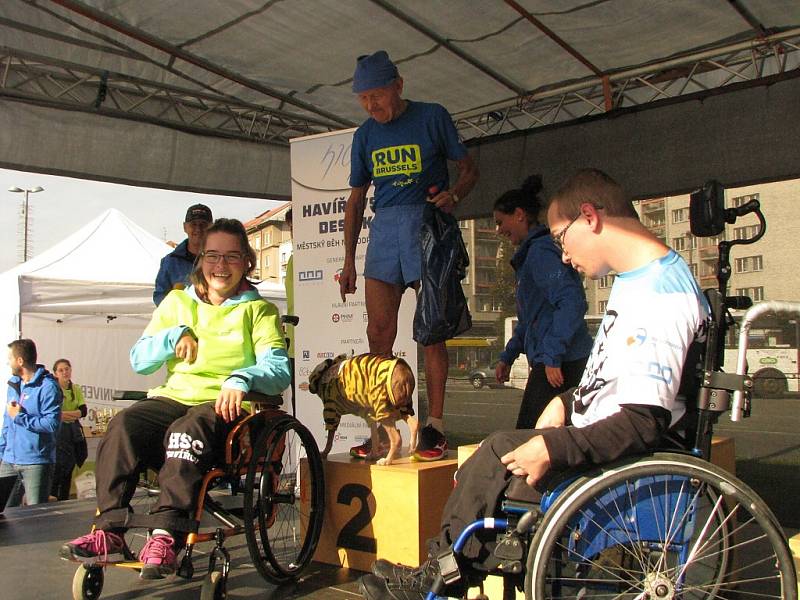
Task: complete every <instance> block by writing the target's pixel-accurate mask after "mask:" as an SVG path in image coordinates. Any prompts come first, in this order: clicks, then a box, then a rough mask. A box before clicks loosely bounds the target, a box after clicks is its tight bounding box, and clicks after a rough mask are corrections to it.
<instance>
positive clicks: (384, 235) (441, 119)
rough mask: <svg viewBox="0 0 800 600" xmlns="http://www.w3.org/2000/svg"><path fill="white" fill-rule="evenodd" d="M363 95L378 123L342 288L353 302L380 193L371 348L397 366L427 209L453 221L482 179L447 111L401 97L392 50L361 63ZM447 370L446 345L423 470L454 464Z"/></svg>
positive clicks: (433, 366)
mask: <svg viewBox="0 0 800 600" xmlns="http://www.w3.org/2000/svg"><path fill="white" fill-rule="evenodd" d="M353 92H355V93H356V94H357V95H358V101H359V103H360V104H361V106H362V107H363V108H364V110H365V111H366V112H367V114H368V115H369V118H368V119H367V120H366V121H365V122H364V123H363V124H362V125H361V126H360V127H359V128H358V130H357V131H356V132H355V135H354V136H353V147H352V153H351V167H350V186H351V192H350V197H349V198H348V200H347V207H346V210H345V219H344V222H345V226H344V240H345V260H344V267H343V269H342V274H341V277H340V279H339V286H340V291H341V295H342V301H343V302H344V301H345V297H346V295H347V294H352V293H354V292H355V291H356V267H355V255H356V245H357V242H358V237H359V233H360V231H361V227H362V221H363V215H364V209H365V207H366V201H367V190H368V189H369V186H370V183H372V184H374V186H375V198H374V200H373V204H372V208H373V210H374V212H375V217H374V219H373V220H372V223H371V225H370V241H369V245H368V247H367V256H366V263H365V266H364V282H365V283H364V285H365V290H364V293H365V298H366V308H367V316H368V320H369V324H368V325H367V339H368V341H369V350H370V352H374V353H377V354H385V355H387V356H388V355H391V354H392V350H393V345H394V341H395V338H396V337H397V316H398V312H399V309H400V301H401V299H402V297H403V292H404V291H405V289H406V288H407V287H414V289H417V290H418V289H419V281H420V277H421V275H420V272H421V264H422V253H421V248H420V243H419V232H420V227H421V224H422V213H423V209H424V208H425V205H426V202H431V203H433V204H435V205H436V206H437V207H438V208H440V209H441V210H444V211H446V212H448V213H449V212H452V211H453V209H454V208H455V206H456V204H458V202H459V201H460V200H462V199H463V198H464V197H465V196H466V195H467V194H468V193H469V192H470V190H472V188H473V187H474V185H475V183H476V182H477V180H478V169H477V167H476V165H475V164H474V163H473V161H472V159H471V158H470V156H469V155H468V154H467V149H466V148H465V147H464V145H463V144H462V143H461V142H460V141H459V139H458V134H457V133H456V129H455V126H454V125H453V121H452V118H451V117H450V114H449V113H448V112H447V110H446V109H445V108H444V107H443V106H441V105H439V104H431V103H426V102H416V101H412V100H404V99H403V98H402V97H401V96H402V93H403V78H402V77H400V75H399V73H398V71H397V67H396V66H395V65H394V63H393V62H392V61H391V60H390V59H389V55H388V54H387V53H386V52H385V51H384V50H380V51H378V52H375V53H374V54H370V55H364V56H360V57H358V60H357V63H356V70H355V74H354V76H353ZM447 161H453V162H455V163H456V168H457V170H458V178H457V180H456V182H455V184H454V185H453V186H452V187H451V186H450V185H449V178H448V171H447ZM447 368H448V358H447V349H446V348H445V345H444V342H442V343H438V344H433V345H430V346H425V376H426V383H427V394H428V420H427V424H426V426H425V427H424V428H423V429H422V431H421V433H420V441H419V445H418V447H417V450H416V452H415V454H414V458H415V459H416V460H421V461H433V460H439V459H440V458H442V457H444V456H445V455H446V452H447V439H446V438H445V436H444V425H443V422H442V417H443V414H444V393H445V385H446V381H447ZM387 449H388V446H387ZM371 450H372V449H371V445H370V442H369V441H367V442H366V443H364V444H362V445H361V446H356V447H354V448H351V450H350V454H351V455H352V456H355V457H361V458H365V457H367V456H368V455H370V454H372V455H373V456H376V455H380V454H381V453H382V452H381V451H382V450H383V449H382V448H381V449H378V450H377V451H373V452H371Z"/></svg>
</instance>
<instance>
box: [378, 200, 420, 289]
mask: <svg viewBox="0 0 800 600" xmlns="http://www.w3.org/2000/svg"><path fill="white" fill-rule="evenodd" d="M424 210H425V205H424V204H410V205H401V206H388V207H385V208H379V209H378V210H377V211H375V217H374V218H373V219H372V223H371V224H370V226H369V245H368V246H367V257H366V260H365V263H364V277H369V278H370V279H378V280H380V281H385V282H386V283H391V284H394V285H399V286H400V287H403V288H405V287H407V286H409V285H411V284H412V283H414V282H415V281H419V280H420V278H421V277H422V251H421V247H420V239H419V234H420V230H421V229H422V213H423V211H424Z"/></svg>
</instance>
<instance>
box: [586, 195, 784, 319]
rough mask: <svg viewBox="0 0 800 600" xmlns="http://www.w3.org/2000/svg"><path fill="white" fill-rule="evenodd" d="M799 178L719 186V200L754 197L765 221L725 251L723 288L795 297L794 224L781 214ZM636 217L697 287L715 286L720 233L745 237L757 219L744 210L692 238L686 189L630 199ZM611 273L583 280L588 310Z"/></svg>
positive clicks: (598, 308) (737, 202)
mask: <svg viewBox="0 0 800 600" xmlns="http://www.w3.org/2000/svg"><path fill="white" fill-rule="evenodd" d="M798 197H800V181H798V180H793V181H781V182H777V183H767V184H759V185H753V186H747V187H742V188H734V189H729V190H726V191H725V206H726V207H728V208H731V207H737V206H741V205H743V204H746V203H747V202H749V201H750V200H754V199H755V200H758V201H759V203H760V204H761V210H762V212H763V213H764V218H765V219H766V222H767V229H766V233H765V235H764V237H763V238H761V239H760V240H759V241H758V242H756V243H754V244H750V245H736V246H733V248H732V250H731V255H730V264H731V277H730V280H729V281H728V293H729V294H731V295H739V296H749V297H750V298H752V299H753V301H754V302H760V301H762V300H794V301H796V300H800V283H798V281H800V280H798V278H797V277H794V276H793V275H790V274H793V273H794V272H795V269H796V268H797V267H796V265H797V264H798V260H800V245H798V244H797V243H796V240H794V235H795V233H793V231H792V229H793V228H795V229H796V224H795V223H794V222H793V221H792V220H791V219H787V218H786V215H791V214H792V212H793V209H794V208H795V207H796V206H797V202H798V199H800V198H798ZM636 210H637V212H638V213H639V216H640V218H641V220H642V222H643V223H644V224H645V225H646V226H647V227H648V229H650V231H652V232H653V233H654V234H656V235H657V236H658V237H659V238H661V239H662V240H663V241H664V242H665V243H666V244H668V245H669V246H671V247H672V248H674V249H675V250H676V251H677V252H678V253H680V254H681V256H683V258H684V260H686V263H687V264H688V265H689V268H690V269H691V270H692V273H693V274H694V276H695V278H696V279H697V281H698V283H699V284H700V287H701V288H703V289H706V288H711V287H716V286H717V278H716V274H717V263H718V261H719V250H718V246H717V244H718V243H719V242H720V240H721V239H725V240H728V241H731V240H740V239H748V238H751V237H753V235H754V234H755V233H756V232H757V231H758V229H759V225H758V219H757V217H756V216H755V215H753V214H749V215H746V216H744V217H741V218H739V219H737V221H736V223H734V224H726V225H725V232H724V234H723V235H721V236H719V237H715V238H697V237H695V236H693V235H692V233H691V230H690V227H689V195H688V194H687V195H683V196H671V197H665V198H654V199H652V200H641V201H639V202H637V203H636ZM613 281H614V275H613V274H611V275H608V276H606V277H604V278H601V279H599V280H597V281H589V280H587V281H585V282H584V285H585V287H586V298H587V301H588V302H589V314H594V315H602V314H603V313H604V312H605V307H606V304H607V303H608V295H609V292H610V291H611V284H612V283H613Z"/></svg>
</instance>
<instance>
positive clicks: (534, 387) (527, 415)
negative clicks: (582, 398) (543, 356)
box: [516, 356, 589, 429]
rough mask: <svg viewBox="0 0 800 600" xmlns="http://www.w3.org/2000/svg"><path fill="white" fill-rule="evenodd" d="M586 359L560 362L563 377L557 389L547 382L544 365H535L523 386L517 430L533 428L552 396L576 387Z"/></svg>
mask: <svg viewBox="0 0 800 600" xmlns="http://www.w3.org/2000/svg"><path fill="white" fill-rule="evenodd" d="M588 359H589V357H588V356H587V357H586V358H581V359H579V360H569V361H564V362H562V363H561V373H562V374H563V375H564V383H563V384H562V385H560V386H559V387H553V386H552V385H550V382H549V381H547V375H545V371H544V364H543V363H535V364H534V365H533V367H531V372H530V373H529V374H528V382H527V383H526V384H525V392H524V393H523V394H522V404H520V406H519V415H518V416H517V425H516V427H517V429H530V428H532V427H534V426H535V425H536V421H538V420H539V417H540V416H541V414H542V411H543V410H544V409H545V407H546V406H547V405H548V403H549V402H550V400H552V399H553V397H554V396H557V395H558V394H560V393H561V392H566V391H567V390H568V389H570V388H572V387H575V386H576V385H578V384H579V383H580V382H581V377H582V376H583V369H584V368H585V367H586V361H587V360H588Z"/></svg>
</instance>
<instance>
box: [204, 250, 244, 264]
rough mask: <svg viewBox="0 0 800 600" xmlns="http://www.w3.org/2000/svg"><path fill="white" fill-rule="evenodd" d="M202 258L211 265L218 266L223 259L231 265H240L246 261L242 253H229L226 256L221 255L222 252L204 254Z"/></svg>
mask: <svg viewBox="0 0 800 600" xmlns="http://www.w3.org/2000/svg"><path fill="white" fill-rule="evenodd" d="M200 256H202V257H203V260H204V261H206V262H207V263H209V264H211V265H215V264H217V263H218V262H219V261H221V260H222V259H223V258H224V259H225V262H226V263H228V264H229V265H238V264H239V263H241V262H242V260H244V256H243V255H242V253H241V252H228V253H226V254H221V253H220V252H202V253H201V254H200Z"/></svg>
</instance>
